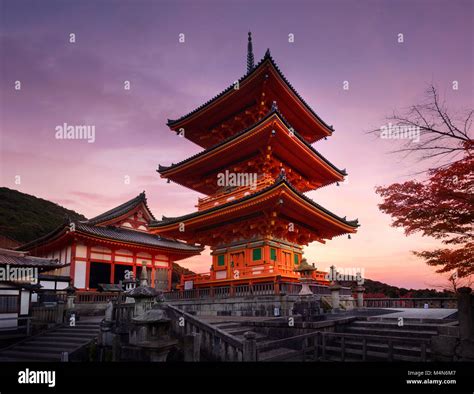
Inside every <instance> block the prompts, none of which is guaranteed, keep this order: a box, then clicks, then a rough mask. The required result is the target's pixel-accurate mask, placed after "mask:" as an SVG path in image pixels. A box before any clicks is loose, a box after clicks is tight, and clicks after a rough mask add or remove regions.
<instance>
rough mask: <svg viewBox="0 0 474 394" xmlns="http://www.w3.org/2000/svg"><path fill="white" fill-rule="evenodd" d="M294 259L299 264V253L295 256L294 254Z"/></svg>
mask: <svg viewBox="0 0 474 394" xmlns="http://www.w3.org/2000/svg"><path fill="white" fill-rule="evenodd" d="M293 259H294V263H295V265H296V264H299V262H300V256H299V255H298V254H296V253H295V254H294V256H293Z"/></svg>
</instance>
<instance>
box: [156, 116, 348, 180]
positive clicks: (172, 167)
mask: <svg viewBox="0 0 474 394" xmlns="http://www.w3.org/2000/svg"><path fill="white" fill-rule="evenodd" d="M273 115H276V116H277V117H278V118H279V119H280V120H281V121H282V122H283V123H284V125H285V126H286V127H287V128H288V129H292V127H291V125H290V124H289V123H288V121H287V120H286V119H285V117H284V116H283V115H282V114H281V113H280V111H279V110H278V108H276V107H274V108H272V109H271V110H270V111H269V112H268V114H267V115H266V116H264V117H263V118H261V119H259V120H258V121H257V122H255V123H254V124H253V125H251V126H249V127H247V128H246V129H244V130H242V131H239V132H238V133H236V134H234V135H232V136H230V137H228V138H226V139H224V140H222V141H221V142H219V143H217V144H215V145H213V146H211V147H210V148H207V149H205V150H203V151H201V152H198V153H196V154H194V155H192V156H190V157H188V158H186V159H184V160H182V161H180V162H178V163H176V164H172V165H170V166H162V165H158V170H157V171H158V172H159V173H160V174H162V175H166V173H167V172H169V171H172V170H175V169H177V168H179V167H181V166H183V165H184V164H187V163H189V162H191V161H193V160H196V159H198V158H201V157H203V156H206V155H207V154H209V153H212V152H214V151H216V150H217V149H219V148H220V147H222V146H223V145H226V144H228V143H229V142H233V141H235V140H237V139H239V138H240V137H241V136H243V135H245V134H247V133H248V132H249V131H250V130H253V129H254V128H255V127H257V126H259V125H261V124H263V123H264V122H265V121H267V120H268V119H270V118H271V117H272V116H273ZM293 133H294V135H295V137H296V138H298V140H299V141H301V142H302V143H303V144H304V145H305V146H306V147H308V149H310V150H311V151H312V152H313V153H314V154H315V155H316V156H317V157H318V158H319V159H320V160H321V161H323V162H324V163H326V164H327V165H328V166H329V167H331V168H332V169H333V170H334V171H336V172H337V173H339V174H340V175H341V176H346V175H347V172H346V170H345V169H343V170H341V169H339V168H337V167H336V166H335V165H334V164H332V163H331V162H330V161H329V160H328V159H326V158H325V157H324V156H323V155H322V154H321V153H319V152H318V151H317V150H316V149H315V148H314V147H313V146H312V145H311V144H310V143H308V142H307V141H306V140H305V139H304V138H303V137H302V136H301V134H299V133H298V132H297V131H296V130H294V129H293Z"/></svg>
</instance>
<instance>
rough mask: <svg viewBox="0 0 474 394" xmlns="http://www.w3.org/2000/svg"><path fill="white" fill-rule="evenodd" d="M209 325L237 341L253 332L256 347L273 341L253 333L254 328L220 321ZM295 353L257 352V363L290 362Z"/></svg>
mask: <svg viewBox="0 0 474 394" xmlns="http://www.w3.org/2000/svg"><path fill="white" fill-rule="evenodd" d="M211 324H212V325H213V326H214V327H217V328H219V329H221V330H223V331H225V332H226V333H227V334H229V335H232V336H234V337H235V338H236V339H238V340H239V341H243V340H244V334H245V333H246V332H247V331H253V332H254V333H255V334H256V341H257V346H259V345H264V344H265V343H267V342H272V341H274V340H275V338H270V337H268V336H267V335H264V334H261V333H257V332H255V328H254V327H251V326H246V325H245V324H243V325H242V324H240V323H238V322H235V321H221V322H218V323H215V322H213V323H211ZM297 353H298V352H297V351H295V350H293V349H289V348H285V347H281V348H278V349H271V350H265V351H262V352H259V354H258V361H283V360H285V361H292V360H293V359H294V358H295V356H296V354H297ZM300 357H301V356H300ZM295 361H296V360H295Z"/></svg>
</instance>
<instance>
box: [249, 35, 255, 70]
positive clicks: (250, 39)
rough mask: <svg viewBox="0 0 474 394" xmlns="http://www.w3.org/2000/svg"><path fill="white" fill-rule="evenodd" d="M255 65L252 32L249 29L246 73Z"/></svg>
mask: <svg viewBox="0 0 474 394" xmlns="http://www.w3.org/2000/svg"><path fill="white" fill-rule="evenodd" d="M254 67H255V62H254V58H253V46H252V33H251V32H250V31H249V42H248V43H247V74H248V73H249V72H250V71H252V70H253V69H254Z"/></svg>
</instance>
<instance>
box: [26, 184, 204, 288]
mask: <svg viewBox="0 0 474 394" xmlns="http://www.w3.org/2000/svg"><path fill="white" fill-rule="evenodd" d="M152 220H154V216H153V214H152V213H151V211H150V209H149V208H148V205H147V200H146V196H145V192H143V193H141V194H139V195H138V196H137V197H135V198H133V199H131V200H130V201H127V202H125V203H124V204H121V205H119V206H118V207H115V208H113V209H111V210H109V211H107V212H104V213H103V214H101V215H98V216H96V217H94V218H92V219H89V220H86V221H75V222H72V221H67V222H66V223H64V224H63V225H61V226H59V227H58V228H57V229H56V230H54V231H52V232H51V233H49V234H47V235H45V236H43V237H41V238H39V239H36V240H34V241H32V242H29V243H28V244H25V245H22V246H21V247H19V248H20V249H21V250H24V251H29V252H30V253H31V254H32V255H35V256H40V257H48V258H52V259H57V260H58V261H59V262H60V263H61V264H62V267H61V268H58V269H57V270H55V271H50V272H49V273H50V274H51V275H56V276H61V277H63V276H64V277H67V276H69V277H70V278H71V284H73V285H74V286H75V287H76V288H77V289H79V290H86V291H87V290H96V289H97V288H98V287H99V284H106V285H107V284H118V283H119V281H120V280H124V279H125V278H126V271H129V273H130V272H133V274H134V275H135V277H136V276H137V275H138V274H139V272H137V267H138V269H139V270H141V269H142V267H143V264H146V267H147V270H148V278H151V283H152V284H153V285H154V287H156V288H158V289H160V290H165V291H169V290H170V289H171V275H172V264H173V262H174V261H178V260H181V259H184V258H187V257H190V256H194V255H197V254H199V253H200V252H201V251H202V248H200V247H196V246H193V245H189V244H186V243H183V242H179V241H175V240H170V239H167V238H163V237H160V236H157V235H154V234H151V233H150V232H149V229H148V227H149V223H150V221H152ZM127 276H128V275H127Z"/></svg>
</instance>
